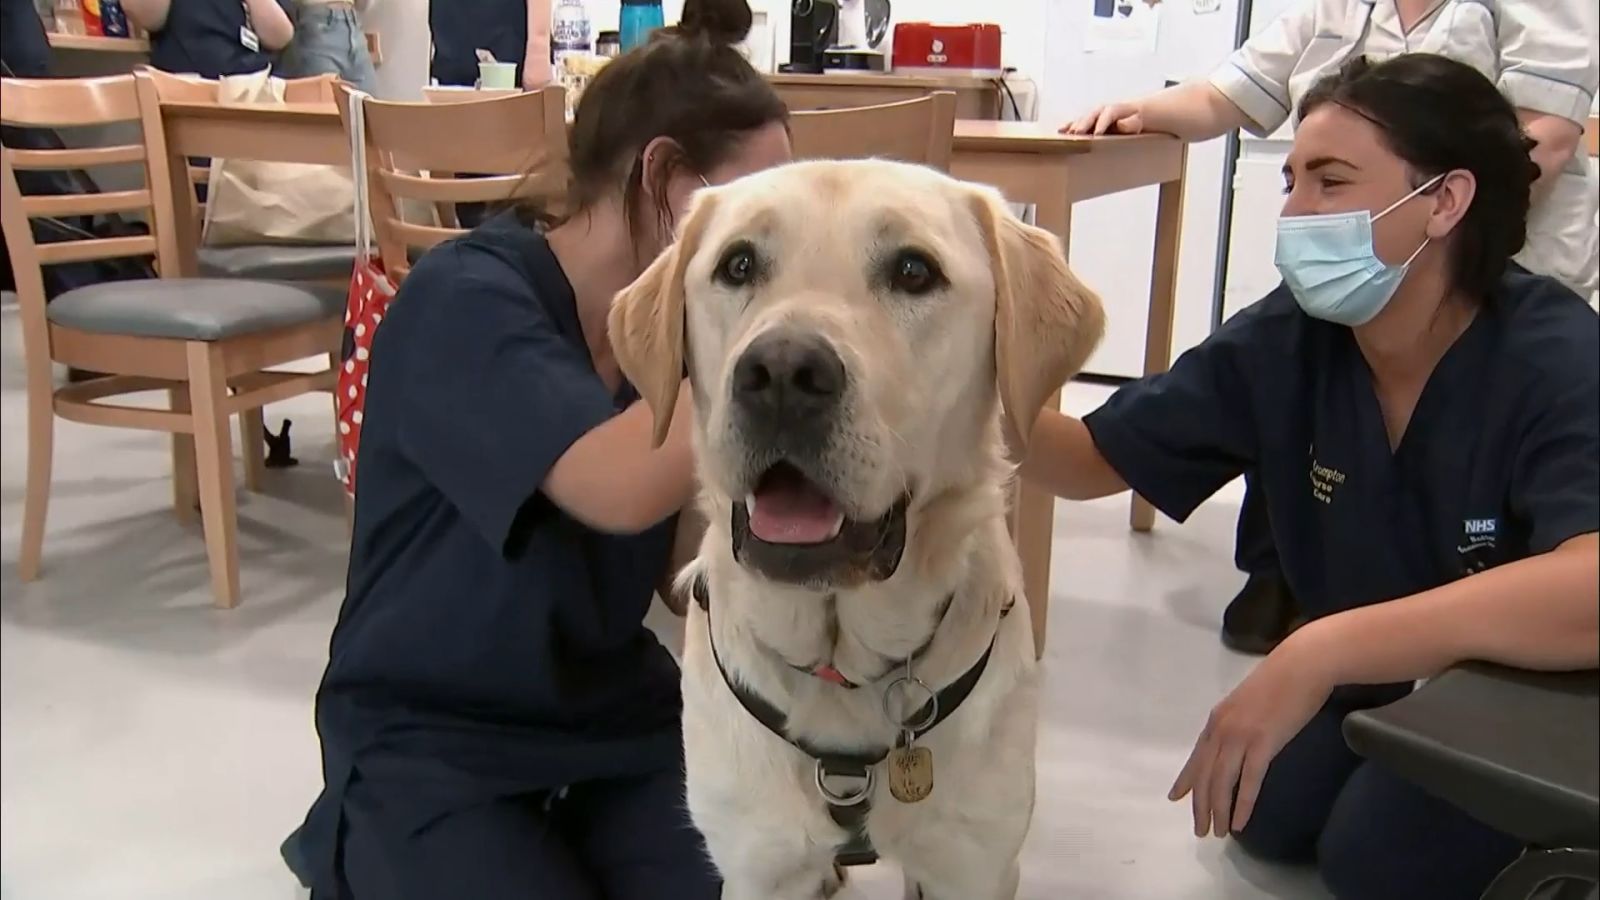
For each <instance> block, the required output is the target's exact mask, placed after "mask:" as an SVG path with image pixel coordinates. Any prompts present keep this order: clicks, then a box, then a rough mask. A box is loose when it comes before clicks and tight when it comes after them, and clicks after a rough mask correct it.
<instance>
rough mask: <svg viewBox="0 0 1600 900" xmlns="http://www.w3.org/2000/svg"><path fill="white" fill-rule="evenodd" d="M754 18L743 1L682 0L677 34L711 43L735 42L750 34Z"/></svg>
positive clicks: (748, 6)
mask: <svg viewBox="0 0 1600 900" xmlns="http://www.w3.org/2000/svg"><path fill="white" fill-rule="evenodd" d="M752 21H753V17H752V16H751V13H750V4H749V3H747V2H745V0H683V17H682V18H681V19H680V20H679V21H678V28H677V31H678V34H680V35H682V36H684V37H703V38H705V39H706V40H708V41H710V42H712V43H713V44H737V43H739V42H740V41H742V40H744V39H745V37H746V36H748V35H749V34H750V24H751V22H752Z"/></svg>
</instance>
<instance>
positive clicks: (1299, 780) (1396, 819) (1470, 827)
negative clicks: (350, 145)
mask: <svg viewBox="0 0 1600 900" xmlns="http://www.w3.org/2000/svg"><path fill="white" fill-rule="evenodd" d="M1409 690H1410V685H1383V686H1378V687H1347V688H1340V689H1339V690H1338V691H1336V692H1335V693H1334V696H1333V698H1332V699H1331V700H1329V702H1328V704H1327V705H1326V706H1324V707H1323V708H1322V710H1321V711H1320V712H1319V713H1317V715H1316V716H1315V717H1314V718H1312V720H1311V722H1310V724H1308V725H1307V726H1306V727H1305V728H1304V729H1303V730H1302V731H1301V732H1300V734H1298V735H1296V736H1295V738H1294V739H1293V740H1291V741H1290V742H1289V743H1288V745H1286V746H1285V747H1284V748H1283V751H1282V752H1281V753H1279V754H1278V756H1277V758H1275V759H1274V760H1273V761H1272V765H1271V766H1270V767H1269V768H1268V769H1267V777H1266V781H1265V783H1264V784H1263V785H1262V789H1261V794H1260V797H1259V799H1258V800H1257V803H1256V808H1255V812H1254V813H1253V814H1252V816H1251V817H1250V823H1249V824H1248V825H1247V826H1246V827H1245V828H1244V830H1243V831H1239V832H1235V833H1234V835H1233V839H1234V840H1235V841H1237V842H1238V843H1239V845H1240V847H1241V848H1242V849H1243V850H1245V851H1246V852H1247V853H1248V854H1249V855H1251V856H1253V857H1256V858H1257V859H1261V860H1263V861H1266V862H1280V863H1294V864H1307V863H1315V864H1316V866H1317V869H1318V871H1319V872H1320V874H1321V876H1322V880H1323V882H1324V884H1326V885H1327V887H1328V889H1329V890H1330V891H1332V892H1333V895H1334V896H1335V897H1336V898H1338V900H1477V898H1478V897H1479V896H1481V895H1482V893H1483V891H1484V889H1485V888H1487V887H1488V886H1489V882H1490V881H1492V880H1493V879H1494V876H1495V875H1496V874H1498V873H1499V872H1500V870H1501V869H1503V868H1505V867H1506V866H1508V865H1510V864H1511V862H1512V861H1513V860H1515V859H1516V858H1517V856H1518V855H1519V854H1520V853H1521V852H1522V849H1523V848H1522V845H1521V843H1520V842H1518V841H1517V840H1516V839H1515V838H1513V837H1512V836H1510V835H1508V834H1504V833H1501V832H1499V831H1496V830H1494V829H1492V828H1490V827H1489V826H1487V825H1484V824H1481V823H1480V822H1478V821H1477V820H1475V819H1473V818H1471V817H1469V816H1468V815H1467V814H1466V813H1464V812H1461V811H1460V810H1459V809H1457V808H1456V807H1454V806H1452V805H1450V804H1448V803H1446V802H1445V801H1443V800H1440V799H1438V798H1436V797H1434V796H1432V795H1431V794H1428V793H1426V792H1424V791H1422V790H1421V789H1420V788H1417V787H1414V786H1412V785H1411V784H1410V783H1409V782H1406V781H1404V780H1402V779H1401V778H1399V777H1398V776H1396V775H1392V774H1390V773H1389V772H1388V771H1387V770H1385V769H1382V768H1380V767H1378V766H1377V765H1376V764H1374V763H1371V762H1367V761H1365V760H1363V759H1362V758H1361V757H1360V756H1357V755H1356V754H1355V752H1354V751H1352V750H1351V749H1350V748H1349V746H1348V745H1347V744H1346V743H1345V740H1344V734H1343V732H1342V726H1343V722H1344V717H1345V716H1346V715H1349V714H1350V713H1352V712H1354V711H1356V710H1358V709H1370V708H1372V707H1374V706H1382V705H1384V704H1386V703H1391V702H1393V701H1395V700H1398V699H1399V698H1400V697H1402V696H1404V695H1405V694H1406V693H1407V692H1408V691H1409Z"/></svg>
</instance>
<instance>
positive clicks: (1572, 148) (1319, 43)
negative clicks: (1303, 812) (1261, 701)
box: [1062, 0, 1600, 653]
mask: <svg viewBox="0 0 1600 900" xmlns="http://www.w3.org/2000/svg"><path fill="white" fill-rule="evenodd" d="M1597 18H1600V16H1597V12H1596V7H1595V2H1594V0H1502V2H1499V3H1495V4H1486V3H1483V2H1481V0H1300V2H1298V3H1296V4H1295V5H1294V6H1292V7H1290V8H1289V9H1288V10H1286V11H1285V12H1284V13H1283V15H1281V16H1280V17H1279V18H1278V19H1277V21H1275V22H1273V23H1272V24H1271V25H1270V26H1268V27H1267V28H1266V29H1265V30H1263V31H1261V32H1260V33H1259V34H1257V35H1255V36H1254V37H1252V38H1251V39H1250V40H1249V41H1247V42H1246V43H1245V44H1244V46H1242V47H1240V48H1239V49H1238V50H1237V51H1235V52H1234V54H1233V55H1232V56H1231V57H1229V58H1228V60H1227V62H1225V63H1223V64H1222V65H1221V66H1220V67H1218V68H1217V69H1216V70H1215V71H1214V72H1213V73H1212V74H1211V76H1210V77H1209V78H1203V79H1196V80H1193V81H1188V82H1185V83H1183V84H1181V85H1177V86H1175V87H1170V88H1167V89H1165V90H1162V91H1158V92H1156V93H1154V94H1150V95H1148V96H1145V97H1140V98H1138V99H1135V100H1127V101H1121V102H1117V103H1109V104H1106V105H1104V106H1100V107H1098V108H1096V109H1094V110H1091V111H1090V112H1089V113H1087V114H1086V115H1084V116H1083V117H1082V118H1080V119H1078V120H1077V121H1075V122H1072V123H1071V124H1069V125H1067V126H1065V127H1064V128H1062V131H1064V132H1067V133H1069V134H1106V133H1113V134H1133V133H1139V132H1160V133H1165V134H1173V135H1176V136H1178V137H1180V138H1182V139H1184V140H1187V141H1206V140H1210V139H1211V138H1215V137H1220V136H1222V135H1224V134H1226V133H1228V132H1230V131H1233V130H1234V129H1236V128H1242V129H1244V130H1246V131H1249V132H1250V133H1251V134H1254V135H1256V136H1258V137H1265V136H1266V135H1268V134H1271V133H1272V132H1274V131H1276V130H1277V129H1278V128H1279V127H1280V126H1282V125H1283V124H1284V123H1285V122H1286V121H1288V120H1289V118H1290V110H1292V109H1294V108H1296V107H1297V106H1298V105H1299V103H1300V100H1301V99H1302V98H1303V97H1304V96H1305V94H1306V92H1307V91H1308V90H1310V88H1311V86H1312V85H1314V84H1316V82H1317V81H1318V79H1320V78H1321V77H1323V76H1324V75H1327V74H1331V73H1332V72H1335V71H1337V70H1338V67H1339V66H1340V64H1342V63H1343V62H1344V61H1346V60H1348V59H1352V58H1354V57H1357V56H1366V57H1368V58H1370V59H1373V60H1382V59H1386V58H1388V57H1391V56H1396V55H1399V54H1402V53H1409V52H1426V53H1437V54H1440V55H1443V56H1448V57H1451V58H1452V59H1455V60H1458V61H1460V62H1464V63H1466V64H1468V65H1470V66H1472V67H1473V68H1475V69H1477V70H1478V71H1479V72H1482V73H1483V74H1484V75H1485V76H1487V77H1488V78H1489V80H1490V81H1492V82H1494V83H1495V85H1496V87H1498V88H1499V89H1500V92H1501V93H1502V94H1504V95H1505V97H1506V99H1508V100H1510V101H1511V105H1512V106H1513V107H1515V108H1516V110H1517V117H1518V119H1519V120H1520V121H1521V123H1522V127H1523V129H1524V130H1525V131H1526V132H1527V134H1528V136H1529V137H1530V138H1532V139H1533V140H1534V141H1535V142H1536V145H1535V147H1534V149H1533V161H1534V162H1535V163H1536V164H1538V166H1539V180H1538V181H1537V182H1535V183H1534V186H1533V210H1532V213H1531V214H1530V216H1529V219H1528V236H1527V242H1526V244H1525V245H1524V246H1523V249H1522V251H1521V252H1520V253H1518V254H1517V256H1516V257H1515V262H1516V263H1517V264H1519V265H1521V266H1522V267H1523V268H1525V269H1527V270H1529V271H1531V272H1533V273H1535V274H1538V275H1548V276H1550V277H1553V278H1556V279H1557V280H1559V281H1561V282H1563V283H1564V284H1566V285H1567V286H1568V287H1570V288H1572V289H1573V290H1574V291H1576V292H1577V294H1578V295H1579V296H1580V297H1583V298H1584V299H1586V300H1590V299H1591V298H1593V297H1594V296H1595V292H1596V289H1597V286H1600V261H1597V259H1596V243H1597V241H1596V238H1597V236H1596V229H1595V214H1596V205H1597V204H1596V196H1595V186H1594V184H1593V174H1592V172H1591V171H1590V164H1589V159H1588V156H1587V155H1585V154H1583V153H1581V152H1578V145H1579V142H1580V139H1581V138H1582V136H1583V128H1584V123H1585V120H1586V118H1587V117H1588V114H1589V109H1590V107H1591V105H1592V104H1593V103H1594V99H1595V92H1596V88H1597V85H1600V52H1597V47H1596V43H1597V41H1596V35H1597V31H1600V24H1597ZM1591 302H1592V300H1591ZM1259 494H1260V491H1259V490H1258V489H1257V488H1256V487H1255V485H1254V474H1253V473H1247V474H1246V476H1245V497H1244V505H1243V508H1242V509H1241V510H1240V514H1239V530H1238V537H1237V542H1236V545H1235V550H1234V562H1235V564H1236V565H1237V566H1238V567H1239V569H1240V570H1241V571H1243V572H1244V573H1245V575H1246V576H1247V581H1246V582H1245V586H1244V588H1243V589H1242V590H1241V591H1240V592H1239V594H1238V596H1236V597H1235V598H1234V599H1233V601H1232V602H1231V603H1230V604H1229V605H1228V609H1227V612H1225V613H1224V614H1223V622H1222V640H1223V643H1224V644H1226V645H1227V646H1229V647H1231V648H1233V649H1235V650H1239V651H1242V652H1247V653H1267V652H1269V651H1270V650H1271V649H1272V648H1273V647H1275V646H1276V645H1277V644H1278V642H1279V641H1281V640H1283V638H1284V637H1285V636H1286V635H1287V634H1288V633H1289V632H1290V631H1292V630H1294V628H1295V627H1297V626H1298V625H1299V624H1300V623H1301V622H1303V621H1304V618H1303V616H1302V614H1301V610H1300V609H1299V608H1298V604H1296V602H1295V600H1294V597H1293V595H1292V593H1291V592H1290V590H1289V586H1288V584H1287V582H1285V580H1284V578H1283V574H1282V569H1281V566H1280V565H1279V563H1278V553H1277V549H1276V547H1275V546H1274V543H1273V537H1272V533H1271V526H1270V523H1269V522H1268V521H1267V514H1266V509H1265V506H1264V505H1263V504H1262V502H1261V499H1260V496H1259Z"/></svg>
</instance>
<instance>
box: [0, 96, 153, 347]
mask: <svg viewBox="0 0 1600 900" xmlns="http://www.w3.org/2000/svg"><path fill="white" fill-rule="evenodd" d="M146 113H147V111H146V110H144V109H143V108H142V107H141V105H140V102H139V95H138V91H137V90H136V89H135V87H134V79H133V76H132V75H116V76H112V77H108V78H47V79H20V78H0V121H3V122H4V123H5V124H6V125H10V126H17V127H24V128H26V127H36V128H82V127H85V126H102V127H103V126H108V125H123V124H128V123H131V124H133V125H135V126H137V127H138V130H139V133H140V136H141V140H140V142H139V143H137V144H116V145H110V146H93V147H72V148H69V149H65V150H27V149H20V148H13V147H9V146H7V147H5V148H4V150H3V152H0V166H3V167H4V176H3V177H0V192H3V196H0V218H3V219H4V223H5V236H6V251H7V253H9V254H10V257H11V268H12V271H13V272H14V273H15V275H16V280H17V301H18V304H19V307H20V309H19V312H20V314H21V319H22V323H23V342H24V352H25V353H26V355H27V357H28V365H29V368H30V375H32V374H33V371H32V370H33V367H34V366H35V365H39V364H43V365H45V366H48V364H49V360H50V354H49V328H48V325H47V322H46V319H45V294H44V277H43V273H42V272H41V271H40V267H41V266H44V265H54V264H58V263H70V262H92V261H95V260H103V259H116V258H121V257H130V256H153V257H155V260H156V266H157V267H158V268H159V269H161V270H162V271H168V272H170V271H175V270H176V266H177V252H176V247H175V246H173V245H172V240H173V239H172V229H171V227H170V223H171V222H172V216H173V211H172V196H173V193H172V188H171V186H170V185H169V184H168V180H169V179H168V170H167V168H166V163H165V159H166V140H165V137H164V136H163V135H162V133H161V130H160V128H159V127H157V128H155V129H153V130H152V129H151V128H150V127H149V123H150V122H151V121H157V122H159V119H152V118H151V117H150V116H149V115H147V114H146ZM103 166H137V167H140V168H142V169H143V173H142V174H143V176H144V177H143V179H142V182H143V186H142V187H139V188H136V189H133V190H123V191H99V192H96V193H87V194H68V195H60V196H54V195H49V196H47V195H36V196H25V195H24V194H23V193H22V189H21V187H20V186H19V185H18V183H17V177H16V173H17V171H19V170H27V169H44V170H69V169H85V170H91V171H92V170H93V169H96V168H100V167H103ZM104 213H121V214H124V215H131V216H135V217H142V218H144V220H145V221H146V222H147V223H148V224H149V226H150V234H148V235H134V236H129V237H112V238H96V237H93V236H92V235H88V234H85V236H84V237H82V238H80V239H75V240H66V241H59V242H51V243H44V244H40V243H37V242H35V240H34V237H33V229H32V227H31V225H30V223H31V221H32V220H33V219H38V218H47V217H48V218H61V217H71V216H91V215H100V214H104ZM46 374H48V370H47V369H46Z"/></svg>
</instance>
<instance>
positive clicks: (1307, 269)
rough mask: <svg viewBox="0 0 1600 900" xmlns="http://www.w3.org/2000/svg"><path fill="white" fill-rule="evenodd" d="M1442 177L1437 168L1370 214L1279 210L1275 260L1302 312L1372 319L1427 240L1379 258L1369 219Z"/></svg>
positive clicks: (1342, 319) (1342, 321) (1351, 322)
mask: <svg viewBox="0 0 1600 900" xmlns="http://www.w3.org/2000/svg"><path fill="white" fill-rule="evenodd" d="M1442 178H1444V175H1443V174H1439V175H1436V176H1434V177H1433V178H1432V179H1430V180H1429V181H1428V182H1427V183H1425V184H1423V185H1422V186H1421V187H1419V188H1417V189H1416V190H1414V191H1412V192H1411V193H1409V194H1407V195H1405V196H1404V197H1401V198H1400V199H1399V200H1396V201H1395V202H1393V203H1391V204H1389V208H1388V209H1385V210H1384V211H1383V212H1380V213H1378V214H1377V215H1373V214H1372V212H1371V211H1370V210H1365V209H1359V210H1356V211H1354V212H1346V213H1328V214H1326V215H1320V216H1281V217H1279V219H1278V248H1277V253H1276V256H1275V258H1274V260H1273V261H1274V262H1276V263H1277V265H1278V272H1279V273H1281V274H1282V275H1283V281H1284V283H1285V284H1287V285H1288V286H1289V291H1290V292H1291V293H1293V294H1294V299H1295V300H1296V301H1298V302H1299V303H1300V308H1301V309H1303V310H1305V313H1306V315H1308V316H1311V317H1312V318H1314V319H1323V320H1325V321H1328V322H1334V323H1336V324H1339V325H1348V326H1350V327H1352V328H1353V327H1355V326H1357V325H1365V324H1367V323H1368V322H1370V321H1372V320H1373V318H1374V317H1376V316H1377V315H1378V313H1380V312H1382V311H1383V308H1384V307H1385V306H1387V305H1388V303H1389V300H1390V298H1392V297H1393V296H1394V292H1395V291H1396V290H1397V289H1398V288H1399V287H1400V282H1402V281H1404V280H1405V277H1406V271H1407V270H1408V269H1409V268H1410V266H1411V262H1412V260H1415V259H1416V258H1417V256H1418V254H1420V253H1422V251H1423V249H1424V248H1425V247H1427V246H1428V238H1426V237H1424V238H1423V239H1422V246H1420V247H1418V248H1417V250H1416V252H1415V253H1412V254H1411V257H1410V258H1409V259H1407V260H1406V261H1405V262H1403V263H1401V264H1400V265H1398V266H1391V265H1389V264H1388V263H1386V262H1384V261H1383V260H1381V259H1379V258H1378V253H1377V251H1376V250H1374V249H1373V246H1372V223H1373V222H1376V221H1378V220H1379V219H1381V218H1383V217H1384V216H1386V215H1388V214H1389V213H1390V212H1392V211H1394V210H1395V209H1396V208H1397V207H1399V206H1400V205H1401V204H1403V203H1405V202H1406V201H1407V200H1410V199H1411V198H1412V197H1415V196H1417V195H1418V194H1420V193H1422V192H1423V191H1425V190H1427V189H1428V188H1430V187H1433V186H1434V185H1435V184H1438V183H1439V181H1440V179H1442Z"/></svg>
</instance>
